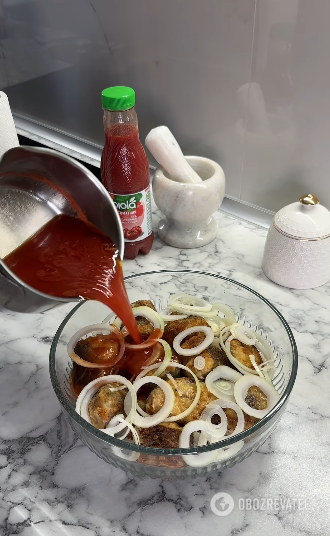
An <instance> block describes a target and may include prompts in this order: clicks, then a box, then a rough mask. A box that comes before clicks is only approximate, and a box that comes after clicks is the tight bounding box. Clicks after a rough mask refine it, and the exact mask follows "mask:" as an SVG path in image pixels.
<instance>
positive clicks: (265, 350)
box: [255, 333, 275, 380]
mask: <svg viewBox="0 0 330 536" xmlns="http://www.w3.org/2000/svg"><path fill="white" fill-rule="evenodd" d="M256 335H257V341H256V343H255V347H256V348H257V350H258V351H259V353H260V355H261V357H262V359H263V362H264V363H265V364H266V363H267V365H268V367H267V369H268V375H269V378H270V379H271V380H272V379H273V378H274V374H275V363H274V353H273V350H272V347H271V346H270V344H269V342H268V341H267V340H266V339H265V338H264V337H263V336H262V335H260V334H259V333H256ZM264 363H262V364H261V365H259V367H260V366H261V368H262V367H263V364H264Z"/></svg>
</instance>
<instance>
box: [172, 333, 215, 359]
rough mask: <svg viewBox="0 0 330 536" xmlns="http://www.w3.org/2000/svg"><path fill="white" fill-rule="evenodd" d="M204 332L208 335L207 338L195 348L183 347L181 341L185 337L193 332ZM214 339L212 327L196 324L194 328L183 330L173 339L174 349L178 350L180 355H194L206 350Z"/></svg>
mask: <svg viewBox="0 0 330 536" xmlns="http://www.w3.org/2000/svg"><path fill="white" fill-rule="evenodd" d="M198 332H202V333H204V334H205V335H206V337H205V339H204V340H203V341H202V342H201V343H200V344H199V345H198V346H196V347H195V348H181V346H180V343H181V342H182V341H183V339H185V338H186V337H187V336H188V335H191V334H192V333H198ZM213 340H214V334H213V331H212V329H211V328H210V327H207V326H194V327H192V328H188V329H184V330H183V331H181V332H180V333H179V334H178V335H177V336H176V337H175V338H174V340H173V349H174V350H175V351H176V353H177V354H179V355H185V356H192V355H198V354H200V353H201V352H203V350H206V348H208V347H209V346H210V344H211V343H212V342H213Z"/></svg>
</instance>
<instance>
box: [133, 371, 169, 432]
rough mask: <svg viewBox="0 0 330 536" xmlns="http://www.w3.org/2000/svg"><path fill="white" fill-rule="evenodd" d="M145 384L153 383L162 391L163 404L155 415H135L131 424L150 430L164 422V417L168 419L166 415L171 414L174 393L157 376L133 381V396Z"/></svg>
mask: <svg viewBox="0 0 330 536" xmlns="http://www.w3.org/2000/svg"><path fill="white" fill-rule="evenodd" d="M146 383H155V384H156V385H158V387H160V388H161V389H162V391H163V393H164V395H165V402H164V404H163V406H162V407H161V409H160V410H159V411H157V413H155V414H154V415H148V416H147V417H145V416H143V417H142V416H141V415H139V414H138V413H135V415H134V421H133V422H134V424H135V425H136V426H138V427H140V428H150V427H151V426H156V425H157V424H160V423H161V422H164V420H165V419H166V417H168V415H169V414H170V413H171V411H172V409H173V406H174V400H175V396H174V391H173V389H172V387H171V386H170V385H169V384H168V383H167V382H166V381H165V380H162V379H161V378H158V377H157V376H147V377H143V378H139V379H138V380H135V382H134V383H133V388H134V390H135V394H136V393H137V391H138V390H139V389H140V387H142V385H145V384H146Z"/></svg>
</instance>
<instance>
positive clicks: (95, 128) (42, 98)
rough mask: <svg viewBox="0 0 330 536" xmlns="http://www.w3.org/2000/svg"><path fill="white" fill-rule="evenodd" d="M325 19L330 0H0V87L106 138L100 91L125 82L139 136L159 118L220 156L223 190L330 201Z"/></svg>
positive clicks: (95, 137) (36, 109)
mask: <svg viewBox="0 0 330 536" xmlns="http://www.w3.org/2000/svg"><path fill="white" fill-rule="evenodd" d="M1 5H2V7H1ZM329 21H330V1H329V0H313V1H312V0H203V1H201V0H166V1H165V0H35V1H31V0H15V1H11V2H6V0H5V1H4V2H1V1H0V88H1V89H4V90H5V91H6V92H7V93H8V95H9V98H10V102H11V105H12V107H13V109H14V110H16V111H18V112H20V113H21V114H23V115H25V116H27V117H31V118H34V119H37V120H39V121H41V122H43V123H45V124H48V125H50V126H53V127H56V128H60V129H62V130H64V131H67V132H69V133H71V134H73V135H76V136H79V137H82V138H85V139H87V140H91V141H94V142H96V143H102V142H103V128H102V111H101V103H100V92H101V90H102V89H103V88H104V87H107V86H109V85H115V84H125V85H131V86H133V87H134V88H135V90H136V93H137V110H138V114H139V119H140V133H141V138H142V139H143V138H144V137H145V135H146V134H147V132H148V131H149V130H150V128H152V127H154V126H157V125H159V124H166V125H168V126H169V127H170V129H171V130H172V131H173V133H174V135H175V136H176V137H177V139H178V141H179V143H180V144H181V146H182V148H183V150H184V152H185V153H186V154H200V155H204V156H208V157H210V158H213V159H215V160H217V161H218V162H219V163H220V164H221V165H222V166H223V167H224V170H225V173H226V178H227V190H226V193H227V195H229V196H232V197H236V198H240V199H242V200H243V201H247V202H249V203H253V204H256V205H260V206H262V207H265V208H268V209H271V210H277V209H278V208H280V207H281V206H283V205H285V204H287V203H289V202H292V201H294V200H296V199H298V198H299V197H300V196H301V195H302V194H303V193H307V192H311V193H314V194H315V195H317V196H318V197H320V199H321V201H322V202H323V203H324V204H325V205H326V206H328V207H329V208H330V190H329V189H328V188H327V183H328V180H329V179H328V177H329V176H330V169H329V168H330V160H329V159H330V151H329V149H328V143H329V141H330V102H329V101H330V96H329V95H330V69H329V68H328V62H329V60H328V58H329V57H330V32H329V30H328V26H329ZM250 82H253V85H252V86H246V87H245V90H246V100H244V98H242V91H244V88H243V89H241V99H240V100H239V98H238V93H237V92H238V90H239V89H240V88H241V87H242V86H243V85H244V84H249V83H250ZM260 90H261V92H262V93H261V92H260ZM260 94H262V95H263V98H264V101H265V107H266V112H265V113H264V115H263V107H262V104H263V103H262V98H261V99H260Z"/></svg>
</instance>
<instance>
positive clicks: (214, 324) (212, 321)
mask: <svg viewBox="0 0 330 536" xmlns="http://www.w3.org/2000/svg"><path fill="white" fill-rule="evenodd" d="M205 320H206V322H207V323H208V325H209V326H210V328H211V329H212V331H213V333H214V336H215V337H219V335H220V332H221V330H222V329H223V328H225V327H226V324H225V322H224V321H223V318H221V317H220V316H217V317H212V318H206V319H205Z"/></svg>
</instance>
